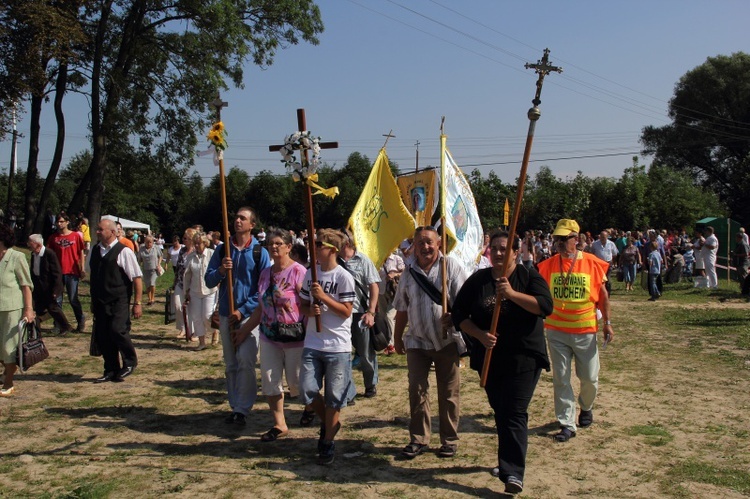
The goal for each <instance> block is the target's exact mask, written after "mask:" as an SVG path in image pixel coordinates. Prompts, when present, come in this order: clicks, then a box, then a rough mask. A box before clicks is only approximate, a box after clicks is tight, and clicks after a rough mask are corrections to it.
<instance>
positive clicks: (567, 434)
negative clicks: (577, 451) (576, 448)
mask: <svg viewBox="0 0 750 499" xmlns="http://www.w3.org/2000/svg"><path fill="white" fill-rule="evenodd" d="M575 436H576V432H574V431H573V430H570V429H568V428H560V432H559V433H557V434H555V441H556V442H567V441H568V440H570V439H571V438H573V437H575Z"/></svg>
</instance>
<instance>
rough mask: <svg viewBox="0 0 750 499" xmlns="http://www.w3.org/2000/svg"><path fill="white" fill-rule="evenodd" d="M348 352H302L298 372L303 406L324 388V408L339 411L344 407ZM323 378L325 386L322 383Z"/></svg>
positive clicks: (309, 349)
mask: <svg viewBox="0 0 750 499" xmlns="http://www.w3.org/2000/svg"><path fill="white" fill-rule="evenodd" d="M350 359H351V354H350V353H349V352H336V353H333V352H321V351H320V350H313V349H311V348H304V349H303V350H302V366H301V367H300V372H299V384H300V393H301V394H302V400H303V402H304V403H305V404H311V403H312V402H313V401H314V400H315V399H316V398H317V397H318V396H320V390H321V389H323V388H324V387H325V392H324V397H323V399H324V401H325V406H326V407H331V408H333V409H341V408H342V407H344V406H345V405H346V389H347V386H348V385H349V369H348V366H349V363H350ZM324 378H325V385H323V383H324Z"/></svg>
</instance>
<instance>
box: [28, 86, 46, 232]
mask: <svg viewBox="0 0 750 499" xmlns="http://www.w3.org/2000/svg"><path fill="white" fill-rule="evenodd" d="M42 100H43V97H42V95H32V96H31V112H30V113H29V163H28V167H27V170H26V191H25V194H24V212H23V213H24V223H23V236H24V240H25V239H26V238H28V237H29V235H31V230H32V229H33V228H34V220H35V219H36V178H37V175H38V172H39V170H38V169H37V162H38V161H39V126H40V125H39V120H40V117H41V114H42Z"/></svg>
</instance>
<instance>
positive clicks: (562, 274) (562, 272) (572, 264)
mask: <svg viewBox="0 0 750 499" xmlns="http://www.w3.org/2000/svg"><path fill="white" fill-rule="evenodd" d="M576 260H578V250H576V252H575V254H574V255H573V261H572V262H570V268H569V269H568V273H567V274H566V273H565V269H563V256H562V253H560V277H561V279H562V285H563V296H565V292H564V291H565V290H566V289H567V288H568V283H569V282H570V274H572V273H573V267H575V266H576ZM562 309H563V310H565V302H563V303H562Z"/></svg>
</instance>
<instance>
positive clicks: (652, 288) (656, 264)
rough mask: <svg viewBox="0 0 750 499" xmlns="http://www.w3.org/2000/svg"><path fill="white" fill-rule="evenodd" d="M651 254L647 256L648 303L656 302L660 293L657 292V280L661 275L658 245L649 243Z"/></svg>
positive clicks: (654, 242) (653, 242)
mask: <svg viewBox="0 0 750 499" xmlns="http://www.w3.org/2000/svg"><path fill="white" fill-rule="evenodd" d="M650 250H651V253H649V254H648V292H649V293H650V294H651V298H649V299H648V300H649V301H656V300H657V299H658V298H659V297H660V296H661V293H660V292H659V286H658V284H657V279H658V278H659V276H660V275H661V266H662V259H661V254H660V253H659V243H658V242H656V241H651V243H650Z"/></svg>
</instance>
